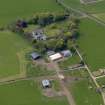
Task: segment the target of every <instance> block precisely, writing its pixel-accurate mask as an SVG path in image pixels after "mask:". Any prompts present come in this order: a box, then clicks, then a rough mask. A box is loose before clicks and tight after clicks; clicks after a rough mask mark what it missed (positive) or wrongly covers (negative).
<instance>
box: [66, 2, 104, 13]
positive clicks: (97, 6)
mask: <svg viewBox="0 0 105 105" xmlns="http://www.w3.org/2000/svg"><path fill="white" fill-rule="evenodd" d="M64 3H65V4H67V5H68V6H70V7H72V8H75V9H78V10H81V11H85V12H88V13H103V12H105V0H103V1H100V2H97V3H92V4H86V5H85V4H82V3H81V2H80V0H64Z"/></svg>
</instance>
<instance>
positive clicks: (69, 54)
mask: <svg viewBox="0 0 105 105" xmlns="http://www.w3.org/2000/svg"><path fill="white" fill-rule="evenodd" d="M61 54H62V55H63V56H64V57H68V56H72V53H71V51H70V50H64V51H62V52H61Z"/></svg>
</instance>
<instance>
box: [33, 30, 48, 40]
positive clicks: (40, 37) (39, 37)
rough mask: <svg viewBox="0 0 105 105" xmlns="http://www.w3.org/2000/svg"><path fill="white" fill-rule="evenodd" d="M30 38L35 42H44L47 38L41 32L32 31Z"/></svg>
mask: <svg viewBox="0 0 105 105" xmlns="http://www.w3.org/2000/svg"><path fill="white" fill-rule="evenodd" d="M32 37H33V38H34V39H36V40H46V38H47V36H46V35H45V34H44V33H43V31H41V30H37V31H33V32H32Z"/></svg>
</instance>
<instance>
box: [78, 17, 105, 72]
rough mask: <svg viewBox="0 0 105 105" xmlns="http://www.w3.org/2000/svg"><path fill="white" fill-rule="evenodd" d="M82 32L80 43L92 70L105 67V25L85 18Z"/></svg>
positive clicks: (82, 22) (82, 21) (82, 23)
mask: <svg viewBox="0 0 105 105" xmlns="http://www.w3.org/2000/svg"><path fill="white" fill-rule="evenodd" d="M80 34H81V36H80V39H79V41H78V43H79V45H80V49H81V50H82V53H84V58H85V59H86V62H87V63H88V64H89V66H90V68H91V69H92V71H94V70H98V69H99V68H105V57H104V56H105V46H104V45H105V27H103V26H101V25H99V24H97V23H96V22H94V21H91V20H88V19H84V20H81V23H80Z"/></svg>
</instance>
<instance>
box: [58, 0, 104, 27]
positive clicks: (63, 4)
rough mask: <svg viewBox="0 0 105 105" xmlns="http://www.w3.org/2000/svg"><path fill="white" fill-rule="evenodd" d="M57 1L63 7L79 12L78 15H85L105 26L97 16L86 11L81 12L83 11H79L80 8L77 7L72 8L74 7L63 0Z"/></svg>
mask: <svg viewBox="0 0 105 105" xmlns="http://www.w3.org/2000/svg"><path fill="white" fill-rule="evenodd" d="M58 2H59V3H60V4H61V5H62V6H63V7H64V8H67V9H68V10H71V11H73V12H75V13H78V14H80V15H81V16H83V17H87V18H89V19H91V20H93V21H95V22H97V23H98V24H100V25H102V26H105V22H103V21H101V20H99V19H98V18H96V17H94V16H92V15H91V14H88V13H86V12H83V11H80V10H77V9H74V8H72V7H70V6H68V5H66V4H65V3H64V2H63V0H58Z"/></svg>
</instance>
